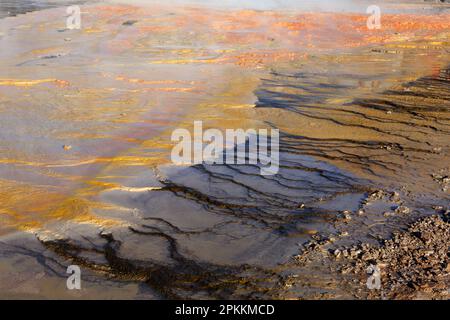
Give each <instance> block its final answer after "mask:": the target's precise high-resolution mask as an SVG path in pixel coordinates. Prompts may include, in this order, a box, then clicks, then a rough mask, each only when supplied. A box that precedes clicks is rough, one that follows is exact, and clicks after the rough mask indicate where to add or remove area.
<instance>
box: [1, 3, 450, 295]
mask: <svg viewBox="0 0 450 320" xmlns="http://www.w3.org/2000/svg"><path fill="white" fill-rule="evenodd" d="M83 10H85V11H86V12H88V14H87V17H86V20H84V26H85V27H84V29H83V31H81V32H80V31H76V32H75V31H73V30H71V31H69V30H64V20H63V19H62V21H60V22H58V21H59V20H58V19H57V17H59V16H60V14H61V12H63V11H64V10H61V9H51V10H47V11H44V12H33V13H29V14H27V15H26V16H19V17H17V19H16V18H14V19H12V18H8V19H9V20H8V21H6V22H5V21H2V23H3V24H4V26H5V30H9V31H8V32H6V33H5V32H3V33H2V34H1V37H0V40H1V41H3V42H4V43H11V41H12V39H25V40H26V41H25V40H22V41H19V45H16V46H9V50H7V51H5V52H3V53H2V54H1V55H2V62H1V63H2V70H6V71H4V74H2V75H1V77H0V114H1V115H2V117H1V119H0V122H1V125H2V129H1V137H2V139H1V141H0V150H1V159H0V177H1V180H0V186H1V191H0V200H1V201H2V202H1V203H2V206H1V207H0V215H1V219H2V224H1V225H0V232H1V233H2V239H1V244H0V257H1V263H0V270H2V273H1V274H2V278H1V279H0V286H1V292H2V294H1V296H0V297H1V298H8V297H13V296H14V297H26V298H30V297H31V298H36V297H49V298H51V297H54V296H55V295H56V296H57V297H64V298H134V299H158V298H159V299H161V298H163V299H164V298H169V299H180V298H181V299H192V298H194V299H195V298H200V299H232V298H238V299H259V298H276V299H320V298H326V299H340V298H353V299H354V298H373V299H380V298H399V299H411V298H417V297H419V298H437V299H442V298H443V299H446V298H447V293H445V286H447V287H448V281H449V280H448V272H449V270H448V245H447V243H448V240H449V239H448V222H447V220H446V219H447V218H446V217H447V215H448V214H447V211H448V209H449V203H450V202H449V200H450V196H449V194H448V182H449V178H448V176H449V163H450V161H449V156H450V154H449V135H450V76H449V65H450V59H449V57H450V56H449V54H448V52H449V50H450V42H449V33H448V26H449V25H448V21H450V20H449V19H448V14H447V13H446V11H445V10H444V13H441V14H433V15H424V16H420V17H418V16H416V15H412V16H409V15H408V20H407V21H408V22H407V23H406V22H404V21H405V16H401V14H391V15H389V16H388V17H387V19H386V30H385V31H384V32H379V33H377V34H375V35H374V34H373V33H366V32H365V31H364V26H365V19H366V17H365V16H364V15H357V14H347V13H341V14H335V13H320V14H319V13H317V14H313V13H310V14H309V13H307V14H305V13H298V14H297V13H295V14H291V15H286V14H285V13H276V12H269V11H267V12H264V14H262V15H261V13H260V12H256V11H252V10H244V11H222V10H212V11H208V10H206V9H189V8H187V9H186V8H185V9H183V10H176V9H174V8H170V9H168V8H164V7H163V8H158V11H155V8H145V7H134V6H121V5H115V6H112V5H111V6H109V5H108V6H107V5H102V6H97V5H92V6H86V7H84V8H83ZM155 12H157V14H155ZM188 15H189V16H190V17H192V16H194V17H195V19H192V20H189V21H187V19H186V17H187V16H188ZM49 17H50V18H49ZM51 17H53V19H51ZM212 17H213V18H214V19H213V18H212ZM49 21H53V22H49ZM330 21H331V22H332V24H331V26H330V24H329V23H330ZM35 25H39V26H40V28H41V29H35V28H34V27H33V26H35ZM337 25H338V26H339V30H340V32H339V33H338V34H337V35H336V36H334V37H332V36H331V35H330V32H326V30H327V29H326V28H325V29H324V26H328V27H329V28H335V27H336V26H337ZM174 26H176V28H175V27H174ZM358 28H359V29H358ZM355 29H356V30H358V32H357V33H356V35H355ZM23 30H25V31H23ZM186 30H189V32H191V33H189V32H183V31H186ZM205 30H209V31H208V32H205ZM249 30H250V31H249ZM320 30H325V31H320ZM268 35H270V36H268ZM281 35H283V36H281ZM33 38H36V39H39V41H35V42H33V40H32V39H33ZM336 38H339V39H340V40H339V41H336ZM43 39H44V40H45V41H47V42H46V43H45V45H42V40H43ZM332 40H333V41H332ZM339 44H341V45H339ZM342 44H344V47H342ZM93 61H94V62H95V63H93ZM30 110H38V111H39V112H36V113H30ZM194 120H203V121H204V125H205V127H211V128H223V129H225V128H244V129H245V128H267V127H272V128H278V129H280V170H279V172H278V174H276V175H274V176H262V175H260V174H259V172H260V170H259V169H260V168H259V167H258V166H254V165H206V164H204V165H194V166H175V165H173V164H171V163H170V159H169V158H168V157H169V155H170V148H171V147H172V145H171V143H170V134H171V131H172V130H173V129H174V128H178V127H182V128H191V127H192V123H193V121H194ZM429 216H433V217H429ZM426 217H428V218H426ZM423 218H425V220H420V221H421V222H415V221H417V220H418V219H423ZM431 235H432V236H431ZM391 238H392V239H393V240H386V239H391ZM446 250H447V251H446ZM408 259H409V260H408ZM70 264H77V265H79V266H80V267H81V268H82V270H83V283H84V286H83V290H81V291H80V292H78V293H74V292H69V291H68V290H66V288H65V280H66V274H65V269H66V267H67V266H68V265H70ZM368 264H369V265H370V264H376V265H380V266H382V268H381V269H382V274H381V282H382V289H381V290H375V291H372V290H367V287H366V284H365V282H366V280H367V276H368V275H367V274H366V268H367V265H368ZM406 264H407V265H406ZM17 270H20V272H18V271H17ZM105 288H106V289H108V290H105ZM106 292H108V293H106ZM447 292H448V291H447Z"/></svg>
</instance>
